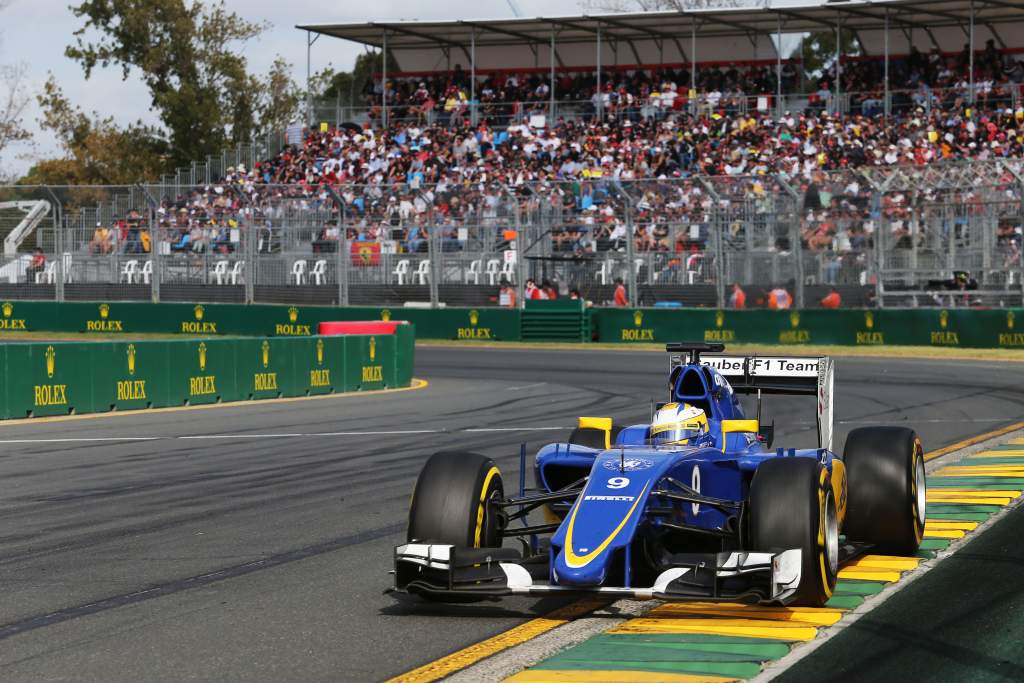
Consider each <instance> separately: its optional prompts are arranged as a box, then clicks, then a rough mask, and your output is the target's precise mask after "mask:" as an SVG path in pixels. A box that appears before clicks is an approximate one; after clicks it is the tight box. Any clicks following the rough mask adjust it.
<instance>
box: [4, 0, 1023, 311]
mask: <svg viewBox="0 0 1024 683" xmlns="http://www.w3.org/2000/svg"><path fill="white" fill-rule="evenodd" d="M1022 9H1024V2H1022V1H1021V0H1005V1H1004V0H1000V2H980V1H979V2H975V3H965V2H962V1H957V2H955V1H952V0H939V1H937V2H928V1H927V0H916V1H915V0H910V1H906V2H905V1H904V0H893V1H892V2H874V3H870V2H842V3H830V4H828V5H827V6H822V7H810V8H809V7H788V6H784V5H774V4H766V5H765V6H763V7H759V8H756V9H741V10H716V11H706V10H705V11H693V12H673V13H642V14H617V15H607V16H604V15H602V16H579V17H562V18H545V19H509V20H500V21H452V22H388V23H380V22H376V23H365V24H347V25H326V24H325V25H311V26H301V27H299V28H301V29H302V30H304V31H307V33H308V35H313V34H314V33H316V34H320V35H326V36H333V37H336V38H341V39H345V40H354V41H357V42H360V43H363V44H365V45H369V46H371V47H377V48H380V49H384V48H385V47H386V49H387V50H389V51H390V52H391V54H392V55H393V58H394V61H395V62H396V63H397V64H398V65H399V67H400V68H401V69H402V70H401V71H399V72H395V73H391V74H388V73H384V72H383V71H382V73H379V74H377V77H376V78H375V79H374V82H373V83H371V84H370V86H369V87H368V88H367V90H366V91H365V92H364V93H362V94H361V97H362V101H361V102H358V103H352V102H350V103H348V106H346V107H344V108H343V107H340V106H335V107H334V108H333V110H331V115H330V116H322V115H320V113H321V112H324V111H328V110H327V109H324V108H321V107H318V108H316V109H314V110H313V111H315V112H317V116H316V117H315V118H313V119H312V120H311V121H310V124H311V125H309V126H308V127H307V129H306V130H305V131H304V134H303V137H302V139H301V141H299V142H298V144H292V145H290V146H283V148H282V149H280V150H278V149H276V148H274V147H269V146H268V147H264V148H263V149H260V150H256V149H255V148H253V147H239V148H238V149H237V150H233V151H232V152H231V154H230V155H229V154H225V155H221V157H220V158H218V159H209V160H207V161H206V162H205V163H203V164H196V165H194V166H193V167H192V168H190V169H185V170H183V171H182V172H180V173H179V174H178V175H177V176H176V177H174V178H165V179H163V180H162V181H161V182H159V183H151V184H146V185H140V186H137V187H134V188H5V191H4V196H3V197H2V198H0V199H2V200H12V201H17V200H21V199H30V198H31V199H35V198H38V197H39V196H45V197H48V198H49V199H48V201H50V202H51V204H52V205H53V206H54V207H55V211H53V213H52V215H51V216H50V217H49V218H48V219H47V221H43V222H41V223H40V224H39V227H37V228H36V235H34V236H33V240H31V241H26V242H25V244H26V245H35V244H40V245H43V248H44V249H45V250H46V251H47V252H48V254H49V263H48V265H47V268H46V269H45V270H43V271H42V272H39V273H33V274H32V277H31V278H29V277H28V276H27V274H26V273H25V268H23V267H22V268H19V267H13V268H10V267H8V270H7V272H9V273H15V275H13V276H10V277H8V278H6V279H5V280H4V281H3V282H2V283H0V298H4V299H7V298H17V297H22V298H50V297H55V298H58V299H64V298H67V299H102V300H116V299H144V300H150V299H159V300H166V301H176V300H177V301H197V300H219V301H247V302H251V301H273V302H286V303H300V302H303V303H340V304H371V305H388V306H393V305H402V304H403V303H407V302H413V303H420V304H424V305H428V304H429V305H472V306H487V305H498V304H499V303H500V299H499V296H498V289H499V287H500V284H501V282H502V281H503V280H505V281H508V282H509V283H511V284H513V285H514V286H516V287H517V288H519V297H518V301H520V302H521V301H522V300H523V296H522V295H523V290H522V288H523V285H524V283H525V281H526V280H527V279H528V278H534V279H536V280H537V281H538V282H539V281H542V280H550V281H551V282H552V283H553V285H554V286H555V287H556V288H557V289H559V290H560V292H561V294H562V295H563V296H564V295H566V294H567V293H568V291H569V290H571V289H577V290H579V291H580V292H581V293H582V294H583V296H585V297H586V298H588V299H590V300H592V301H594V302H595V303H596V304H598V305H600V304H604V303H607V302H610V301H611V300H612V292H613V288H614V285H613V283H614V281H615V280H616V279H617V278H622V279H623V280H624V281H625V282H626V284H627V292H628V296H629V301H630V304H631V305H686V306H717V307H724V306H726V305H728V301H729V296H728V294H729V291H730V289H731V287H732V285H733V284H734V283H737V284H740V285H741V286H742V287H743V288H744V289H745V290H746V291H747V295H748V298H747V301H748V304H747V305H748V306H759V305H761V306H763V305H766V302H767V300H768V297H767V291H768V290H770V289H772V288H775V287H780V286H781V287H785V288H787V289H789V290H790V291H791V292H792V294H793V295H794V298H795V302H796V304H797V305H798V306H806V307H814V306H816V305H818V304H819V302H820V301H821V299H822V298H823V297H824V296H825V294H827V293H828V292H829V291H831V289H833V288H835V289H836V290H837V291H838V292H840V294H841V296H842V300H843V305H845V306H876V305H877V306H1008V305H1021V303H1022V283H1024V277H1022V275H1024V264H1022V263H1021V240H1022V237H1024V235H1022V232H1024V163H1022V158H1024V91H1022V82H1024V66H1022V64H1021V63H1020V61H1019V54H1020V52H1021V50H1022V49H1024V45H1021V44H1019V43H1022V42H1024V30H1022V29H1024V21H1021V20H1020V17H1021V16H1024V15H1021V14H1020V11H1021V10H1022ZM837 28H841V29H842V30H844V31H848V32H852V34H853V35H854V37H855V41H856V44H857V46H858V52H859V54H858V55H856V56H855V57H854V56H849V57H844V56H843V55H840V56H839V57H840V58H839V59H838V60H836V61H837V62H838V65H839V68H838V78H837V77H835V74H836V71H835V68H834V65H833V66H832V67H831V68H829V69H826V70H825V72H824V73H822V74H819V75H817V77H816V78H813V79H808V78H806V74H805V73H803V72H804V69H803V65H802V64H801V63H800V62H799V60H793V59H790V58H788V56H786V55H784V54H783V51H782V50H776V49H775V46H776V45H780V44H783V43H784V42H785V41H784V40H783V37H784V36H786V35H792V34H803V33H806V32H809V31H821V30H836V29H837ZM964 43H966V46H965V45H964ZM894 84H898V87H894ZM27 258H28V255H27V254H22V255H20V256H19V257H17V258H16V259H15V260H14V262H15V264H17V263H21V264H22V265H24V264H25V260H26V259H27ZM5 265H6V266H10V265H11V264H10V263H6V264H5ZM961 273H965V274H961ZM19 274H20V275H19ZM26 280H31V281H26Z"/></svg>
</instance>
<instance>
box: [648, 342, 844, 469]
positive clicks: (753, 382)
mask: <svg viewBox="0 0 1024 683" xmlns="http://www.w3.org/2000/svg"><path fill="white" fill-rule="evenodd" d="M708 346H710V345H708ZM715 346H717V347H719V348H713V349H708V348H689V347H691V345H688V344H670V345H668V346H667V347H666V348H667V350H668V351H670V352H674V351H681V352H682V353H680V354H679V355H672V356H671V357H670V360H669V372H670V375H669V376H670V377H674V376H675V375H674V373H675V370H676V368H677V367H681V366H683V365H689V364H691V363H700V364H702V365H707V366H708V367H712V368H714V369H715V370H717V371H718V372H719V374H721V375H722V376H723V377H724V378H725V379H727V380H728V381H729V384H730V386H732V389H733V391H734V392H736V393H738V394H757V395H759V396H760V395H761V394H788V395H797V396H815V397H817V424H818V446H819V447H820V448H827V449H828V450H832V426H833V423H832V415H833V398H832V396H833V392H832V389H833V386H834V384H835V363H834V361H833V360H832V359H831V358H829V357H827V356H818V357H809V356H725V355H713V356H711V355H702V354H701V351H712V352H718V351H722V350H724V349H723V348H721V345H715Z"/></svg>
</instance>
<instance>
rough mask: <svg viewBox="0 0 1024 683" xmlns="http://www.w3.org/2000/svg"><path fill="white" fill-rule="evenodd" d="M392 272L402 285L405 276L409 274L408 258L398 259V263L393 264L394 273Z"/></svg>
mask: <svg viewBox="0 0 1024 683" xmlns="http://www.w3.org/2000/svg"><path fill="white" fill-rule="evenodd" d="M392 274H393V275H394V276H395V277H396V278H398V284H400V285H404V284H405V278H406V277H408V276H409V259H407V258H404V259H402V260H401V261H399V262H398V265H396V266H395V271H394V273H392Z"/></svg>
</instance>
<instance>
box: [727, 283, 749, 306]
mask: <svg viewBox="0 0 1024 683" xmlns="http://www.w3.org/2000/svg"><path fill="white" fill-rule="evenodd" d="M746 307H747V293H746V292H744V291H743V288H742V287H740V283H738V282H736V283H734V284H733V286H732V294H730V295H729V308H737V309H741V308H746Z"/></svg>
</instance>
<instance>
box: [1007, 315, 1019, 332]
mask: <svg viewBox="0 0 1024 683" xmlns="http://www.w3.org/2000/svg"><path fill="white" fill-rule="evenodd" d="M1016 319H1017V314H1016V313H1014V312H1013V311H1007V312H1006V329H1008V330H1012V329H1013V323H1014V322H1015V321H1016Z"/></svg>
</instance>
